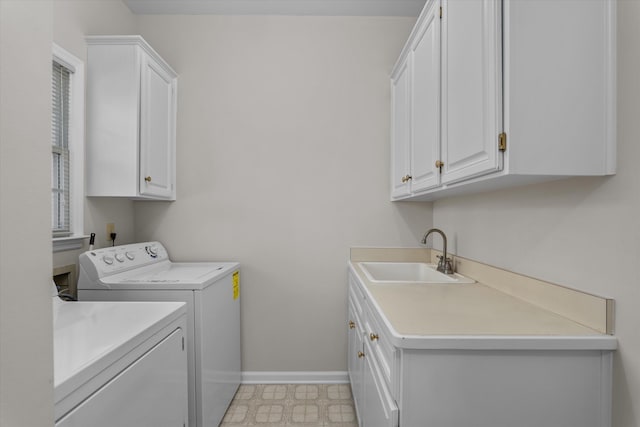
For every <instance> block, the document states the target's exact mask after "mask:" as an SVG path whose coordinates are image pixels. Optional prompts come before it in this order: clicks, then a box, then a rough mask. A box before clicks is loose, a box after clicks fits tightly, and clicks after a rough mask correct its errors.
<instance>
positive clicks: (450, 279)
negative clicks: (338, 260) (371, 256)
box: [358, 262, 475, 283]
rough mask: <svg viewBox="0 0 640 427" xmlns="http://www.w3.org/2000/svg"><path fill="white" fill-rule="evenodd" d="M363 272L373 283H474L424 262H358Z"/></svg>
mask: <svg viewBox="0 0 640 427" xmlns="http://www.w3.org/2000/svg"><path fill="white" fill-rule="evenodd" d="M358 265H359V266H360V268H361V269H362V271H363V272H364V274H365V275H366V276H367V279H369V280H370V281H372V282H375V283H392V282H393V283H474V282H475V280H472V279H469V278H467V277H464V276H461V275H460V274H451V275H450V274H444V273H440V272H439V271H437V270H436V266H435V264H427V263H424V262H360V263H358Z"/></svg>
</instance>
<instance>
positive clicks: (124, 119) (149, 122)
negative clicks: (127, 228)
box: [86, 36, 177, 200]
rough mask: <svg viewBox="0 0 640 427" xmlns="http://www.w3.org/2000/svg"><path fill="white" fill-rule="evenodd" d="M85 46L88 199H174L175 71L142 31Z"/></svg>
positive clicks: (89, 39)
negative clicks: (144, 37)
mask: <svg viewBox="0 0 640 427" xmlns="http://www.w3.org/2000/svg"><path fill="white" fill-rule="evenodd" d="M87 44H88V51H87V63H88V65H87V70H88V73H87V158H86V175H87V189H86V191H87V196H108V197H127V198H131V199H159V200H175V198H176V188H175V167H176V166H175V150H176V148H175V144H176V129H175V128H176V97H177V93H176V91H177V75H176V73H175V72H174V71H173V70H172V69H171V67H170V66H169V65H168V64H167V63H166V62H165V61H164V60H163V59H162V58H161V57H160V56H159V55H158V54H157V53H156V52H155V51H154V50H153V49H152V48H151V46H149V45H148V44H147V43H146V42H145V41H144V39H143V38H142V37H140V36H91V37H87Z"/></svg>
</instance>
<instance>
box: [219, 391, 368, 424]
mask: <svg viewBox="0 0 640 427" xmlns="http://www.w3.org/2000/svg"><path fill="white" fill-rule="evenodd" d="M220 426H221V427H232V426H265V427H276V426H279V427H284V426H286V427H358V421H357V419H356V414H355V409H354V408H353V400H352V398H351V388H350V387H349V385H348V384H243V385H241V386H240V388H239V389H238V392H237V393H236V396H235V397H234V398H233V401H232V402H231V406H229V409H228V410H227V413H226V415H225V416H224V419H223V420H222V424H220Z"/></svg>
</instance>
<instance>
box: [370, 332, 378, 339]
mask: <svg viewBox="0 0 640 427" xmlns="http://www.w3.org/2000/svg"><path fill="white" fill-rule="evenodd" d="M369 339H370V340H371V341H377V340H378V334H374V333H373V332H371V333H370V334H369Z"/></svg>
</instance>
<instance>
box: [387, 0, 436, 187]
mask: <svg viewBox="0 0 640 427" xmlns="http://www.w3.org/2000/svg"><path fill="white" fill-rule="evenodd" d="M416 28H417V30H416V31H415V36H414V40H412V42H411V43H410V45H409V50H408V52H407V55H406V56H405V57H404V60H403V62H402V63H400V64H399V65H398V66H396V68H395V69H394V72H393V74H392V76H391V88H392V89H391V94H392V103H393V108H392V110H393V117H392V122H393V124H392V128H393V136H392V141H393V145H392V151H391V157H392V167H391V185H392V197H393V198H403V197H406V196H410V195H411V194H415V193H419V192H422V191H424V190H427V189H430V188H433V187H435V186H437V185H438V184H439V183H440V177H439V174H438V173H437V170H434V168H433V164H434V162H435V161H436V160H438V158H439V152H440V150H439V148H440V147H439V140H440V124H439V117H440V18H439V9H438V8H437V7H436V3H435V2H431V3H429V4H428V5H427V6H426V8H425V11H424V12H423V14H422V15H421V19H420V21H419V23H418V24H417V25H416Z"/></svg>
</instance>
